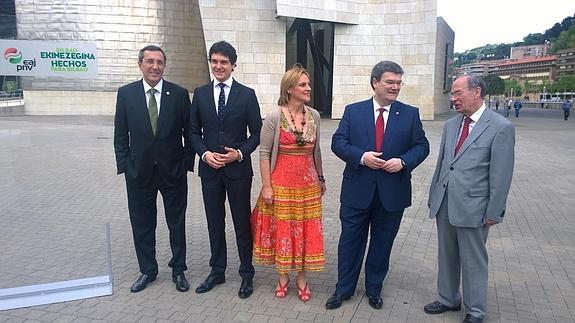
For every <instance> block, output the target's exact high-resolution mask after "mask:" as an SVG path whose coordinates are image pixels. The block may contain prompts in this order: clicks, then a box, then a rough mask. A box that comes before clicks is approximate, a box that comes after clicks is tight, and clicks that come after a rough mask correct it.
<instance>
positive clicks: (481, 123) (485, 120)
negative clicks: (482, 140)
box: [453, 109, 491, 160]
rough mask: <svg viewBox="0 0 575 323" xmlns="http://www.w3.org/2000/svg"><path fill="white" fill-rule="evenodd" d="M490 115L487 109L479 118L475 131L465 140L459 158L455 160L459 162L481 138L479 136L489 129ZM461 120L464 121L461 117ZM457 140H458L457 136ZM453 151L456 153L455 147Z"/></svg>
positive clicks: (456, 157)
mask: <svg viewBox="0 0 575 323" xmlns="http://www.w3.org/2000/svg"><path fill="white" fill-rule="evenodd" d="M489 113H491V110H488V109H485V110H484V111H483V114H482V115H481V118H479V120H477V123H475V125H474V126H473V129H472V130H471V132H470V133H469V136H468V137H467V139H465V142H464V143H463V146H461V148H460V149H459V153H458V154H457V156H455V158H454V160H457V159H458V158H459V156H461V155H462V154H464V153H465V151H466V150H467V148H469V146H470V145H471V144H472V143H473V142H474V141H475V140H477V138H479V136H481V134H482V133H483V132H484V131H485V130H486V129H487V128H488V127H489V119H490V117H491V116H490V115H489ZM461 119H463V116H462V117H461ZM461 122H462V121H461ZM461 122H460V124H461ZM456 138H457V136H456ZM457 139H459V138H457ZM457 139H456V140H457ZM453 151H455V146H454V147H453Z"/></svg>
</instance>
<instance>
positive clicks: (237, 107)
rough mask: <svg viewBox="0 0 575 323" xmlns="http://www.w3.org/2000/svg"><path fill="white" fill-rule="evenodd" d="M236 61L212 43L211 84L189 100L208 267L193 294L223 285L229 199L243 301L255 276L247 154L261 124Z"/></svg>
mask: <svg viewBox="0 0 575 323" xmlns="http://www.w3.org/2000/svg"><path fill="white" fill-rule="evenodd" d="M236 60H237V54H236V50H235V49H234V47H233V46H232V45H230V44H229V43H228V42H226V41H220V42H217V43H215V44H213V45H212V47H211V48H210V51H209V62H210V67H211V70H212V74H213V75H214V79H215V80H214V81H213V82H210V83H208V84H206V85H204V86H202V87H199V88H197V89H195V90H194V97H193V99H192V115H191V118H190V141H191V143H192V145H193V147H194V149H195V151H196V152H197V153H198V156H200V157H201V161H200V163H199V176H200V177H201V179H202V195H203V198H204V207H205V211H206V219H207V222H208V231H209V238H210V249H211V258H210V267H212V270H211V272H210V274H209V276H208V277H207V278H206V279H205V280H204V281H203V282H202V283H201V284H200V285H199V286H198V288H196V293H198V294H201V293H205V292H208V291H210V290H211V289H212V288H214V286H215V285H219V284H223V283H224V282H225V271H226V267H227V251H226V232H225V228H226V223H225V217H226V210H225V201H226V195H227V198H228V199H229V203H230V210H231V213H232V220H233V223H234V228H235V232H236V243H237V246H238V253H239V258H240V268H239V273H240V276H241V277H242V283H241V285H240V289H239V292H238V296H239V297H240V298H247V297H249V296H250V295H251V294H252V292H253V276H254V267H253V265H252V241H253V240H252V232H251V224H250V212H251V201H250V197H251V188H252V177H253V170H252V161H251V158H250V154H251V153H252V152H253V151H254V150H255V149H256V147H257V146H258V145H259V143H260V129H261V127H262V119H261V114H260V106H259V104H258V100H257V98H256V94H255V92H254V90H252V89H251V88H249V87H246V86H244V85H242V84H240V83H238V82H237V81H236V80H234V79H233V78H232V72H233V70H234V68H235V66H236ZM248 130H249V134H248Z"/></svg>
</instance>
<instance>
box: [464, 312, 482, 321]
mask: <svg viewBox="0 0 575 323" xmlns="http://www.w3.org/2000/svg"><path fill="white" fill-rule="evenodd" d="M481 322H483V319H480V318H478V317H475V316H473V315H471V314H466V315H465V318H464V319H463V323H481Z"/></svg>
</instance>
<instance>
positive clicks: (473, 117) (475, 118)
mask: <svg viewBox="0 0 575 323" xmlns="http://www.w3.org/2000/svg"><path fill="white" fill-rule="evenodd" d="M483 111H485V102H483V104H482V105H481V108H479V109H478V110H477V111H475V113H473V114H472V115H470V116H469V118H470V119H471V120H472V121H473V122H477V121H479V118H481V115H482V114H483Z"/></svg>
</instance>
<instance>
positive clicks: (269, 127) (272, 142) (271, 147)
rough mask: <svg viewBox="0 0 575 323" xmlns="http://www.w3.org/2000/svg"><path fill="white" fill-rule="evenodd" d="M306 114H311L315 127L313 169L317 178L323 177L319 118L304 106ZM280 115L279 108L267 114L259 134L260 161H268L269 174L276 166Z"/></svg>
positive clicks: (313, 110) (309, 108)
mask: <svg viewBox="0 0 575 323" xmlns="http://www.w3.org/2000/svg"><path fill="white" fill-rule="evenodd" d="M304 109H306V112H307V113H309V112H311V115H312V117H313V120H314V122H315V125H316V132H315V138H316V139H315V147H314V152H313V159H314V163H315V169H316V171H317V175H318V176H323V169H322V165H321V149H320V144H319V134H320V131H319V122H320V116H319V112H317V110H315V109H313V108H311V107H308V106H304ZM280 113H281V107H278V108H277V109H275V110H273V111H271V112H269V113H268V114H267V115H266V119H265V120H264V122H263V126H262V130H261V132H260V161H261V160H269V161H270V174H271V172H273V170H274V167H275V165H276V160H277V157H278V145H279V140H280V122H279V116H280Z"/></svg>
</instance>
